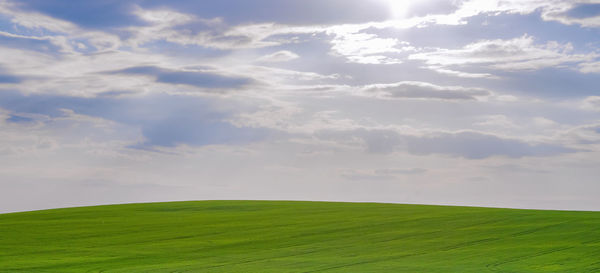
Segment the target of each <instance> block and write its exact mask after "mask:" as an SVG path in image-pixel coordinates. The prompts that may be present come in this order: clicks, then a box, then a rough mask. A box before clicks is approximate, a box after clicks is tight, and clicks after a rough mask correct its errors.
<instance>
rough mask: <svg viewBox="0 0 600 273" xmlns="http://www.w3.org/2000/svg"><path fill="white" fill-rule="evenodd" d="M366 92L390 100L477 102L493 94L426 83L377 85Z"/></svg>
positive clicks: (365, 88) (412, 82)
mask: <svg viewBox="0 0 600 273" xmlns="http://www.w3.org/2000/svg"><path fill="white" fill-rule="evenodd" d="M364 90H365V92H367V93H374V94H379V95H381V96H383V97H388V98H411V99H441V100H476V99H477V97H485V96H489V95H490V94H491V93H490V92H489V91H487V90H484V89H481V88H465V87H460V86H438V85H434V84H430V83H425V82H414V81H405V82H398V83H392V84H375V85H368V86H365V87H364Z"/></svg>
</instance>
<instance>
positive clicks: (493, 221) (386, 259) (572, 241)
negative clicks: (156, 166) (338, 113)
mask: <svg viewBox="0 0 600 273" xmlns="http://www.w3.org/2000/svg"><path fill="white" fill-rule="evenodd" d="M0 272H19V273H22V272H35V273H43V272H105V273H108V272H123V273H125V272H127V273H132V272H244V273H248V272H261V273H265V272H277V273H287V272H361V273H364V272H411V273H413V272H414V273H422V272H444V273H448V272H460V273H467V272H477V273H482V272H518V273H523V272H573V273H584V272H600V212H580V211H543V210H516V209H497V208H478V207H452V206H428V205H402V204H378V203H336V202H295V201H190V202H168V203H146V204H125V205H109V206H95V207H79V208H66V209H52V210H43V211H32V212H21V213H8V214H0Z"/></svg>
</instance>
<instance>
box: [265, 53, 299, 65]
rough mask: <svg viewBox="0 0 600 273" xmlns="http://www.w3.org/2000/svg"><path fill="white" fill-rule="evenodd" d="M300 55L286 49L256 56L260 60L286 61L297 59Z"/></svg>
mask: <svg viewBox="0 0 600 273" xmlns="http://www.w3.org/2000/svg"><path fill="white" fill-rule="evenodd" d="M299 57H300V56H298V54H296V53H294V52H291V51H288V50H280V51H277V52H273V53H271V54H268V55H265V56H262V57H260V58H258V61H260V62H275V63H277V62H287V61H291V60H295V59H298V58H299Z"/></svg>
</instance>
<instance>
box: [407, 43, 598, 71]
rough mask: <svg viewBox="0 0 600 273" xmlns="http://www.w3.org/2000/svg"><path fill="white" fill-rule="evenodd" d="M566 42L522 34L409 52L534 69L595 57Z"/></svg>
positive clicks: (440, 62) (443, 61) (456, 62)
mask: <svg viewBox="0 0 600 273" xmlns="http://www.w3.org/2000/svg"><path fill="white" fill-rule="evenodd" d="M572 50H573V46H572V45H571V44H570V43H566V44H559V43H557V42H548V43H546V44H536V43H535V42H534V39H533V37H532V36H529V35H523V36H521V37H517V38H514V39H510V40H501V39H495V40H481V41H478V42H475V43H471V44H468V45H465V46H464V47H463V48H461V49H441V48H440V49H436V50H434V51H431V52H422V53H416V54H412V55H410V56H409V57H408V58H409V59H412V60H423V61H425V63H427V64H429V65H433V66H434V69H435V67H447V66H465V65H475V64H477V65H483V66H486V67H488V68H491V69H499V70H509V71H514V70H536V69H540V68H545V67H560V66H561V65H564V64H568V63H580V62H584V61H588V60H590V59H593V58H596V57H597V54H595V53H589V54H571V51H572Z"/></svg>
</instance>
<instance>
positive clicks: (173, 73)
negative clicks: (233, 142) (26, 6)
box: [108, 66, 252, 88]
mask: <svg viewBox="0 0 600 273" xmlns="http://www.w3.org/2000/svg"><path fill="white" fill-rule="evenodd" d="M108 73H111V74H132V75H147V76H153V77H155V79H156V81H157V82H162V83H170V84H185V85H191V86H195V87H201V88H238V87H242V86H244V85H247V84H249V83H251V82H252V80H251V79H249V78H243V77H233V76H224V75H220V74H216V73H213V72H204V71H178V70H171V69H165V68H160V67H156V66H136V67H130V68H126V69H122V70H116V71H111V72H108Z"/></svg>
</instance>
